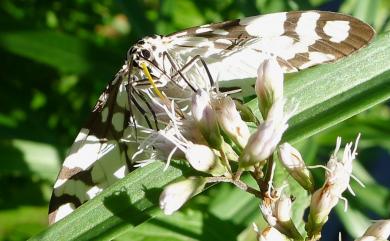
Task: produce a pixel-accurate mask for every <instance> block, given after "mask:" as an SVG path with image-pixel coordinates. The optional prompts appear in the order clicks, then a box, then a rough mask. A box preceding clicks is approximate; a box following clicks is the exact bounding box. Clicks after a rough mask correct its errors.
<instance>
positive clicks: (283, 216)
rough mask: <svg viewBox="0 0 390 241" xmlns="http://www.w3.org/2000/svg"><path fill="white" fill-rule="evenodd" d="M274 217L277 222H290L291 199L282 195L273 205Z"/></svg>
mask: <svg viewBox="0 0 390 241" xmlns="http://www.w3.org/2000/svg"><path fill="white" fill-rule="evenodd" d="M275 216H276V218H277V219H278V221H279V222H288V221H290V220H291V199H290V198H289V197H287V196H286V195H282V196H281V197H280V198H279V199H278V200H277V201H276V203H275Z"/></svg>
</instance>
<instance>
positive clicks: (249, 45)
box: [167, 11, 375, 85]
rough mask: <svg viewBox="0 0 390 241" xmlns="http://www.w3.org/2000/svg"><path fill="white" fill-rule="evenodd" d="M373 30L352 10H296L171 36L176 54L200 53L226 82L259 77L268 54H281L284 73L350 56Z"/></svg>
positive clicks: (180, 56)
mask: <svg viewBox="0 0 390 241" xmlns="http://www.w3.org/2000/svg"><path fill="white" fill-rule="evenodd" d="M374 34H375V32H374V30H373V29H372V28H371V27H370V26H369V25H367V24H366V23H364V22H362V21H360V20H358V19H356V18H354V17H351V16H348V15H344V14H340V13H333V12H323V11H293V12H281V13H272V14H266V15H260V16H254V17H248V18H243V19H238V20H231V21H226V22H222V23H216V24H208V25H203V26H200V27H195V28H189V29H187V30H183V31H181V32H178V33H174V34H171V35H168V36H167V38H168V39H169V40H170V41H171V45H170V46H171V47H170V49H169V50H168V52H169V53H170V54H171V55H173V56H175V58H177V59H184V62H185V61H186V60H187V59H188V58H191V57H193V56H195V55H200V56H201V57H202V58H203V59H204V60H205V61H206V63H207V64H208V67H209V69H210V70H211V72H212V74H214V77H215V78H216V79H217V80H218V81H219V82H220V83H221V84H220V85H223V82H228V81H229V80H237V79H247V78H254V77H255V76H256V70H257V68H258V66H259V64H260V63H261V61H263V59H264V58H266V57H268V56H269V55H273V56H276V58H277V60H278V62H279V63H280V65H281V66H282V68H283V69H284V71H285V72H295V71H298V70H301V69H305V68H308V67H311V66H313V65H317V64H320V63H325V62H331V61H334V60H337V59H339V58H342V57H344V56H347V55H349V54H351V53H352V52H354V51H356V50H358V49H360V48H362V47H363V46H365V45H367V44H368V43H369V42H370V41H371V39H372V38H373V36H374ZM242 84H243V83H242V82H240V85H242ZM251 84H253V83H251Z"/></svg>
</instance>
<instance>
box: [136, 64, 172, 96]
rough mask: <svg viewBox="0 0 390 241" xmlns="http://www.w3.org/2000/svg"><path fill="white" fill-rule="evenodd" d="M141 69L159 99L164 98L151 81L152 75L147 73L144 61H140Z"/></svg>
mask: <svg viewBox="0 0 390 241" xmlns="http://www.w3.org/2000/svg"><path fill="white" fill-rule="evenodd" d="M141 67H142V70H143V71H144V74H145V75H146V78H147V79H148V81H149V83H150V84H151V85H152V87H153V91H154V93H156V95H157V96H158V97H160V98H161V99H165V98H166V97H165V96H164V95H163V94H162V93H161V92H160V90H159V89H158V88H157V86H156V84H155V83H154V81H153V78H152V76H151V75H150V73H149V70H148V67H146V64H145V63H144V62H142V63H141Z"/></svg>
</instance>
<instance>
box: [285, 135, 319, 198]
mask: <svg viewBox="0 0 390 241" xmlns="http://www.w3.org/2000/svg"><path fill="white" fill-rule="evenodd" d="M279 159H280V161H281V163H282V164H283V166H284V167H285V168H286V170H287V171H288V172H289V173H290V175H291V176H292V177H293V178H294V179H295V180H296V181H297V182H298V183H299V184H300V185H301V186H302V187H303V188H305V189H306V190H308V191H310V192H312V191H313V190H314V179H313V176H312V175H311V172H310V171H309V169H307V167H306V165H305V162H304V161H303V159H302V156H301V154H300V153H299V151H298V150H297V149H295V148H294V147H292V146H291V145H290V144H288V143H284V144H282V145H280V146H279Z"/></svg>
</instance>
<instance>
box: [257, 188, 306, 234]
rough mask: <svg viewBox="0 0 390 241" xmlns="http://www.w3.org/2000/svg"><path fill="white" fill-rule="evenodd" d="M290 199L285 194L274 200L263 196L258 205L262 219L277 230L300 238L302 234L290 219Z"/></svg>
mask: <svg viewBox="0 0 390 241" xmlns="http://www.w3.org/2000/svg"><path fill="white" fill-rule="evenodd" d="M291 205H292V203H291V199H290V198H289V197H287V196H286V195H281V196H280V198H278V199H276V200H274V199H271V198H264V199H263V202H262V204H261V205H260V210H261V213H262V214H263V217H264V219H265V220H266V221H267V223H268V224H269V225H270V226H271V227H274V228H276V229H277V230H278V231H279V232H281V233H282V234H284V235H286V236H287V237H289V238H292V239H294V240H301V239H302V236H301V235H300V233H299V231H298V230H297V228H296V227H295V225H294V223H293V222H292V220H291Z"/></svg>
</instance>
